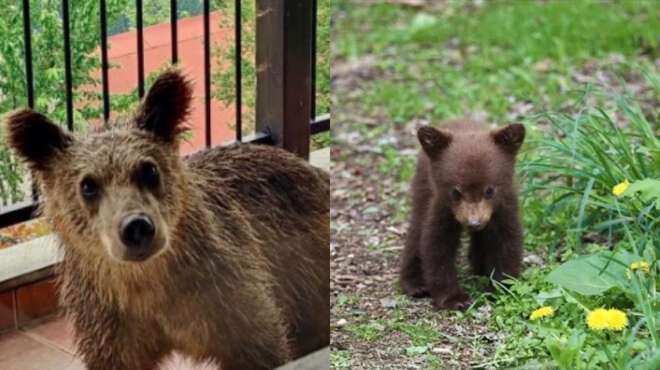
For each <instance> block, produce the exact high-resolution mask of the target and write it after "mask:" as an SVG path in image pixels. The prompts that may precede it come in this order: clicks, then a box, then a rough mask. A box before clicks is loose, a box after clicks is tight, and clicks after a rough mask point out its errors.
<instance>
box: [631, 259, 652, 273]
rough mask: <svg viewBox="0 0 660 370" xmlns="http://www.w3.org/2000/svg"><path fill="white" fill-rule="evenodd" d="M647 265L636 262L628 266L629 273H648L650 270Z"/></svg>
mask: <svg viewBox="0 0 660 370" xmlns="http://www.w3.org/2000/svg"><path fill="white" fill-rule="evenodd" d="M650 267H651V266H649V263H648V262H646V261H637V262H633V263H631V264H630V271H632V272H635V270H640V271H643V272H646V273H648V272H649V270H650Z"/></svg>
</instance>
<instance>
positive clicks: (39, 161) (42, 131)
mask: <svg viewBox="0 0 660 370" xmlns="http://www.w3.org/2000/svg"><path fill="white" fill-rule="evenodd" d="M7 126H8V140H9V146H10V147H11V148H13V149H14V151H15V152H16V154H18V155H19V156H20V157H21V158H23V159H24V160H25V161H26V162H27V163H28V165H30V167H32V168H34V169H36V170H39V171H43V170H45V169H47V167H48V163H49V161H50V159H52V157H53V155H54V154H56V153H57V152H64V151H65V150H66V149H67V148H68V147H69V145H71V143H72V142H73V138H72V137H71V136H69V135H68V134H67V133H65V132H64V131H62V129H60V128H59V127H58V126H57V125H56V124H54V123H53V122H51V121H50V120H49V119H48V117H46V116H44V115H43V114H41V113H37V112H33V111H31V110H29V109H24V110H19V111H17V112H14V113H12V114H11V115H9V117H8V118H7Z"/></svg>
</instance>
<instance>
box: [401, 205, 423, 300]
mask: <svg viewBox="0 0 660 370" xmlns="http://www.w3.org/2000/svg"><path fill="white" fill-rule="evenodd" d="M420 229H421V225H420V221H419V220H415V218H414V217H413V220H412V221H411V222H410V228H409V229H408V237H407V240H406V246H405V248H404V249H403V253H402V254H401V271H400V272H399V284H400V285H401V289H403V291H404V293H406V294H407V295H409V296H410V297H413V298H418V297H426V296H428V295H429V291H428V289H427V287H426V284H425V283H424V275H423V273H422V262H421V260H420V258H419V241H420V237H421V230H420Z"/></svg>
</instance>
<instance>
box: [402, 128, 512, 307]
mask: <svg viewBox="0 0 660 370" xmlns="http://www.w3.org/2000/svg"><path fill="white" fill-rule="evenodd" d="M418 137H419V141H420V143H421V144H422V148H423V151H422V152H421V153H420V155H419V159H418V162H417V172H416V175H415V178H414V179H413V182H412V186H411V191H412V197H413V209H412V218H411V221H410V228H409V230H408V239H407V243H406V246H405V248H404V251H403V254H402V259H401V276H400V279H401V280H400V283H401V287H402V289H403V290H404V292H405V293H407V294H408V295H410V296H412V297H422V296H427V295H430V296H431V298H432V299H433V305H434V306H435V307H436V308H438V309H464V308H466V307H468V306H469V303H470V297H469V296H468V295H467V294H466V293H465V292H464V291H463V290H462V289H461V288H460V286H459V284H458V279H457V275H456V262H455V260H456V253H457V249H458V247H459V245H460V237H461V232H462V230H463V229H464V228H466V229H468V230H469V232H470V236H471V243H470V256H469V257H470V258H469V259H470V264H471V266H472V269H473V271H474V272H475V273H476V274H479V275H486V276H489V275H490V274H493V277H494V278H495V279H501V278H502V277H503V276H504V275H511V276H516V275H517V274H518V272H519V270H520V259H521V254H522V230H521V226H520V221H519V215H518V199H517V189H516V185H515V182H514V164H515V157H516V153H517V151H518V149H519V148H520V145H521V144H522V142H523V140H524V137H525V129H524V126H522V125H519V124H515V125H509V126H507V127H505V128H502V129H500V130H496V131H490V132H489V131H488V130H485V129H484V128H482V126H481V125H479V124H478V123H475V122H471V121H452V122H449V123H448V124H447V125H444V126H443V127H442V130H437V129H434V128H431V127H422V128H421V129H420V130H419V131H418Z"/></svg>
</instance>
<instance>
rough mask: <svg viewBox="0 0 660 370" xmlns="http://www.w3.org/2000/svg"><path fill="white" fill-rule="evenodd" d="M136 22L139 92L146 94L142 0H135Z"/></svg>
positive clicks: (142, 94)
mask: <svg viewBox="0 0 660 370" xmlns="http://www.w3.org/2000/svg"><path fill="white" fill-rule="evenodd" d="M135 10H136V11H135V14H136V19H135V23H136V25H137V59H138V60H137V62H138V66H137V67H138V68H137V70H138V94H139V96H140V98H142V97H143V96H144V35H143V32H142V0H135Z"/></svg>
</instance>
